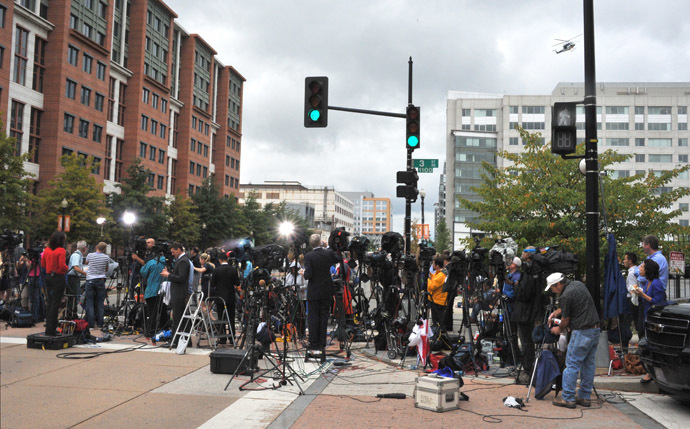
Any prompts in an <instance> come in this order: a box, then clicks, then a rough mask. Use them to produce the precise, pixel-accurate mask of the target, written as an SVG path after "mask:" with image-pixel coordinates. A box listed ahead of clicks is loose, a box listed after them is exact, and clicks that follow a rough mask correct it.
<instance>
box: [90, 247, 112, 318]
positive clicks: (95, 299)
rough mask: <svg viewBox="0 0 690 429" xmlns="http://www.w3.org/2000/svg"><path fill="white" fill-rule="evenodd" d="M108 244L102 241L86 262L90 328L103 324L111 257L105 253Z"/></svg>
mask: <svg viewBox="0 0 690 429" xmlns="http://www.w3.org/2000/svg"><path fill="white" fill-rule="evenodd" d="M107 246H108V245H107V244H105V243H104V242H102V241H101V242H100V243H98V244H97V245H96V251H95V252H93V253H89V254H88V255H87V256H86V263H87V264H88V265H89V270H88V271H87V273H86V321H87V322H88V323H89V328H93V327H95V326H96V325H98V326H100V327H102V326H103V313H104V310H105V304H104V301H105V273H106V272H108V264H110V257H108V255H106V254H105V249H106V248H107ZM94 313H95V319H94Z"/></svg>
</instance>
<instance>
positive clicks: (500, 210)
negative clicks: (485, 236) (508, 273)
mask: <svg viewBox="0 0 690 429" xmlns="http://www.w3.org/2000/svg"><path fill="white" fill-rule="evenodd" d="M519 131H520V134H521V136H522V139H523V141H524V142H525V150H524V151H523V152H521V153H509V152H506V151H500V152H499V153H498V155H499V156H500V157H502V158H503V159H504V160H505V161H506V162H505V164H506V165H508V166H507V167H497V166H493V165H490V164H488V163H484V164H483V165H484V169H485V172H484V173H482V178H483V179H484V181H483V183H482V184H481V185H480V186H479V187H477V188H475V190H476V191H477V193H478V195H479V196H480V197H481V201H476V202H473V201H469V200H467V199H464V198H459V200H460V203H461V204H462V205H463V206H464V207H466V208H468V209H470V210H473V211H475V212H476V213H477V214H478V216H477V217H476V220H475V221H474V222H468V224H469V226H470V227H472V228H473V229H477V230H481V231H484V232H486V233H489V234H493V235H500V236H504V237H505V236H509V237H512V238H513V239H515V240H516V241H517V242H518V244H519V245H520V246H521V247H522V246H524V245H535V246H561V247H562V248H564V249H565V250H567V251H570V252H573V253H576V254H578V255H579V259H580V264H581V268H582V267H584V263H585V248H586V240H585V231H586V216H585V177H584V175H582V174H581V173H580V171H579V168H578V162H579V161H578V160H566V159H562V158H561V157H558V156H555V155H552V154H551V152H550V150H549V146H548V145H546V146H541V145H540V144H539V137H540V135H539V134H529V133H527V132H525V131H524V130H521V129H520V130H519ZM577 153H578V154H582V153H584V143H582V144H580V145H578V151H577ZM629 157H630V155H622V154H618V153H616V152H615V151H611V150H607V151H605V152H603V153H601V154H599V168H600V170H601V171H603V170H605V169H606V168H607V167H611V166H612V165H614V164H615V163H618V162H622V161H624V160H626V159H627V158H629ZM688 168H690V166H684V167H679V168H675V169H673V170H669V171H665V172H662V173H655V172H653V171H651V170H650V171H648V172H647V174H646V175H645V174H637V175H635V176H631V177H626V178H612V177H609V176H604V177H603V178H602V182H603V189H604V192H603V195H602V201H603V203H604V204H601V205H600V211H601V212H602V216H601V226H600V229H601V230H602V231H603V230H604V227H605V221H606V222H607V225H608V230H609V231H610V232H613V233H614V234H615V236H616V239H617V241H618V243H619V244H620V246H621V248H622V249H624V250H625V249H638V248H639V243H640V241H641V239H642V238H643V237H644V236H645V235H647V234H655V235H657V236H658V237H660V238H662V239H663V237H668V236H670V235H671V234H678V233H679V232H681V231H683V230H684V229H687V228H683V227H680V226H679V225H677V224H675V223H672V222H671V220H672V219H673V218H675V217H676V216H678V215H679V214H680V211H679V210H672V206H673V204H674V203H675V202H676V201H677V200H678V199H679V198H682V197H684V196H686V195H688V194H690V190H688V188H676V189H672V190H669V189H668V188H667V184H668V183H669V182H670V181H671V180H672V179H674V178H676V177H677V176H678V175H679V174H681V173H683V172H685V171H687V170H688ZM604 209H605V214H606V216H605V217H604V215H603V214H604ZM600 244H601V246H602V249H604V248H605V240H604V237H602V240H601V243H600ZM604 250H605V249H604ZM604 254H605V251H604V252H602V257H603V255H604Z"/></svg>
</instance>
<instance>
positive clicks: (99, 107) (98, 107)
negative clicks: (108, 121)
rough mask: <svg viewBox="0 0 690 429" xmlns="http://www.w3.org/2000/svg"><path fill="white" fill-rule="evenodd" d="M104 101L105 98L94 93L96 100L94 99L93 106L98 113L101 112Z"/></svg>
mask: <svg viewBox="0 0 690 429" xmlns="http://www.w3.org/2000/svg"><path fill="white" fill-rule="evenodd" d="M104 100H105V97H104V96H103V94H99V93H96V99H95V102H94V104H93V106H94V108H95V109H96V110H98V111H99V112H102V111H103V101H104Z"/></svg>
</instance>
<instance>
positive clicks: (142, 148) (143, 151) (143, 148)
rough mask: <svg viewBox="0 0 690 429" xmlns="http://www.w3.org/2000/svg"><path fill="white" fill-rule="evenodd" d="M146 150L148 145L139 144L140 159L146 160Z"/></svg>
mask: <svg viewBox="0 0 690 429" xmlns="http://www.w3.org/2000/svg"><path fill="white" fill-rule="evenodd" d="M146 149H147V144H146V143H144V142H140V143H139V158H141V159H146Z"/></svg>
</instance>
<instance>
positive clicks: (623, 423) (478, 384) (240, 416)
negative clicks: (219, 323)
mask: <svg viewBox="0 0 690 429" xmlns="http://www.w3.org/2000/svg"><path fill="white" fill-rule="evenodd" d="M42 329H43V326H42V324H41V326H37V327H33V328H18V329H13V328H9V329H7V330H5V329H2V327H0V426H1V427H2V428H24V427H27V428H29V427H30V428H42V427H106V428H108V427H118V428H120V427H133V426H139V425H145V426H155V427H162V426H168V427H183V428H187V427H204V428H227V427H229V426H233V425H235V426H238V427H242V428H243V429H244V428H265V427H271V428H285V427H294V428H309V427H319V428H321V427H339V428H350V427H366V428H388V427H391V428H406V427H415V428H418V427H420V426H421V425H426V424H429V423H432V424H433V425H434V426H439V425H450V426H451V427H457V426H460V425H462V426H465V425H474V426H476V427H486V426H488V425H490V424H491V423H498V422H499V420H500V421H501V422H503V423H508V424H510V425H512V426H517V427H527V426H529V427H554V426H555V425H558V426H559V427H578V428H586V427H642V426H644V427H659V426H658V425H657V424H656V423H655V422H654V421H653V420H651V419H649V418H647V417H646V416H645V415H644V414H642V413H640V412H637V414H635V410H634V409H632V407H631V406H630V405H627V407H628V408H630V409H632V410H628V412H626V410H625V409H621V407H620V406H614V405H612V404H609V403H604V404H603V405H602V406H601V407H600V408H597V407H596V406H593V407H592V408H591V409H583V408H580V407H578V408H577V409H575V410H567V409H563V408H556V407H554V406H553V405H552V404H551V400H552V399H553V393H550V394H549V395H547V397H546V398H545V400H542V401H538V400H536V399H534V398H533V397H532V399H531V400H530V401H529V403H528V406H527V407H526V411H520V410H515V409H511V408H508V407H506V406H504V405H503V398H505V397H506V396H509V395H510V396H514V397H520V398H523V399H524V398H525V397H526V395H527V387H526V386H519V385H515V384H514V383H513V380H512V379H511V378H507V377H492V376H488V375H483V374H480V376H478V377H466V378H465V386H464V387H463V388H462V389H461V390H462V392H464V393H466V394H467V395H468V396H469V398H470V400H469V401H468V402H460V409H459V410H454V411H448V412H446V413H434V412H431V411H426V410H422V409H418V408H415V407H414V399H413V394H414V387H415V379H416V377H417V376H419V375H420V374H421V371H417V370H414V371H413V370H409V369H400V368H399V365H398V364H399V360H394V361H392V362H391V361H390V360H388V359H387V357H386V353H385V352H379V353H378V354H377V355H376V356H372V355H373V350H365V349H364V346H365V344H364V343H355V344H353V354H352V359H351V361H350V365H349V366H345V367H335V366H333V359H332V358H329V361H330V362H329V364H327V365H325V366H323V367H321V368H319V367H318V366H317V365H316V364H311V363H309V364H306V365H305V364H304V362H303V359H301V358H299V357H296V358H295V359H294V362H292V365H293V367H294V368H295V370H296V371H297V372H298V373H299V374H302V375H303V376H304V377H305V380H304V382H301V383H300V384H301V387H302V388H303V389H304V390H305V391H306V395H299V394H298V393H299V389H298V388H297V386H294V385H287V386H282V387H280V388H278V389H276V390H273V389H269V390H255V391H239V385H240V384H242V383H244V382H245V381H246V380H247V377H239V378H238V379H236V380H234V381H233V382H232V384H231V385H230V387H229V388H228V390H227V391H226V390H224V388H225V385H226V384H227V382H228V380H229V379H230V376H229V375H224V374H213V373H211V372H210V368H209V356H208V354H209V352H210V351H209V350H202V349H194V348H189V349H188V350H187V353H186V354H185V355H176V354H175V353H174V351H168V350H167V349H162V348H153V347H151V346H150V343H149V345H147V346H143V345H142V344H141V343H140V342H135V340H136V341H143V339H141V338H140V339H137V337H135V336H128V337H116V338H115V340H114V341H113V342H108V343H100V344H97V345H96V346H95V347H75V348H70V349H66V350H61V351H48V350H46V351H44V350H37V349H27V348H26V343H25V337H26V335H27V334H29V333H32V332H41V331H42ZM94 335H96V336H99V335H100V333H99V332H98V331H96V332H94ZM131 346H136V347H143V348H141V349H137V350H136V351H132V352H126V353H122V352H120V353H108V354H103V355H101V356H99V357H95V358H93V359H60V358H58V357H57V355H58V354H60V353H63V352H68V353H71V352H92V351H102V352H108V351H114V350H122V349H123V348H129V347H131ZM334 347H335V348H336V349H337V345H334ZM260 362H261V361H260ZM407 363H408V364H411V363H414V358H408V361H407ZM628 380H630V381H628ZM612 381H616V382H617V383H626V382H627V383H629V385H630V387H631V391H633V389H632V388H633V387H637V388H638V389H639V386H640V383H639V381H638V377H629V376H614V377H606V378H604V377H598V378H597V387H598V388H599V389H600V391H599V393H600V394H601V395H605V394H607V392H604V384H605V383H611V382H612ZM276 384H277V381H275V380H273V379H271V374H268V375H266V376H265V378H263V379H261V380H259V382H258V383H256V384H254V385H252V386H250V387H252V388H254V389H258V388H261V387H262V386H263V387H268V388H271V387H273V386H275V385H276ZM378 393H404V394H405V395H407V397H406V399H402V400H396V399H377V398H376V394H378ZM657 396H658V395H653V396H652V397H657ZM658 397H660V396H658ZM487 416H489V417H487Z"/></svg>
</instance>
